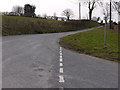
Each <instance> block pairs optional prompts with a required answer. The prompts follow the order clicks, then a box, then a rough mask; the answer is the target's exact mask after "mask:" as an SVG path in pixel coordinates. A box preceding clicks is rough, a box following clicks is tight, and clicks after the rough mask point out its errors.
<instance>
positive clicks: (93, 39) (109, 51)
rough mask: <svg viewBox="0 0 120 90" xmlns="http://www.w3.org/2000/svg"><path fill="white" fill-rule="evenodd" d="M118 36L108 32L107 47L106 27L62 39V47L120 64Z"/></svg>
mask: <svg viewBox="0 0 120 90" xmlns="http://www.w3.org/2000/svg"><path fill="white" fill-rule="evenodd" d="M118 34H120V33H117V32H114V31H108V30H107V37H106V45H104V27H102V28H99V29H95V30H91V31H87V32H81V33H77V34H73V35H69V36H66V37H63V38H61V39H60V45H61V46H63V47H64V48H67V49H70V50H73V51H76V52H78V53H82V54H87V55H91V56H95V57H99V58H103V59H107V60H111V61H116V62H120V57H119V55H120V51H119V49H118V48H119V47H118V42H120V40H119V39H118ZM118 40H119V41H118Z"/></svg>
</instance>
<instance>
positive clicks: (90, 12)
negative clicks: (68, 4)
mask: <svg viewBox="0 0 120 90" xmlns="http://www.w3.org/2000/svg"><path fill="white" fill-rule="evenodd" d="M91 19H92V11H89V20H91Z"/></svg>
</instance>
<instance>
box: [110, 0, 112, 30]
mask: <svg viewBox="0 0 120 90" xmlns="http://www.w3.org/2000/svg"><path fill="white" fill-rule="evenodd" d="M111 6H112V5H111V0H110V30H111V29H112V22H111V17H112V12H111V10H112V7H111Z"/></svg>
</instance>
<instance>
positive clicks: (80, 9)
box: [79, 2, 81, 20]
mask: <svg viewBox="0 0 120 90" xmlns="http://www.w3.org/2000/svg"><path fill="white" fill-rule="evenodd" d="M79 20H81V3H80V2H79Z"/></svg>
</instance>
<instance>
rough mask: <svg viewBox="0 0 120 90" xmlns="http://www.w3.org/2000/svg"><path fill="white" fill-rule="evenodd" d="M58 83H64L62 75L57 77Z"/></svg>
mask: <svg viewBox="0 0 120 90" xmlns="http://www.w3.org/2000/svg"><path fill="white" fill-rule="evenodd" d="M59 82H60V83H63V82H65V80H64V77H63V75H60V76H59Z"/></svg>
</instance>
